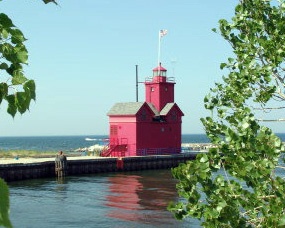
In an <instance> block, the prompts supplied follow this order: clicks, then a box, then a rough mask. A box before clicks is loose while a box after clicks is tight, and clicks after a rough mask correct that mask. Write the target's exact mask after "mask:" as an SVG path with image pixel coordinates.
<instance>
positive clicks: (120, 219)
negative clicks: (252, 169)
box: [9, 170, 200, 228]
mask: <svg viewBox="0 0 285 228" xmlns="http://www.w3.org/2000/svg"><path fill="white" fill-rule="evenodd" d="M175 184H176V181H175V180H174V179H172V176H171V173H170V170H150V171H139V172H129V173H104V174H96V175H85V176H70V177H66V178H64V179H56V178H49V179H38V180H27V181H18V182H13V183H9V188H10V204H11V205H10V217H11V220H12V223H13V225H14V227H16V228H17V227H20V228H50V227H66V228H67V227H68V228H71V227H72V228H73V227H74V228H78V227H84V228H85V227H86V228H89V227H90V228H91V227H92V228H93V227H100V228H101V227H102V228H103V227H120V228H121V227H136V228H139V227H142V228H143V227H146V228H147V227H149V228H151V227H189V226H191V227H200V226H199V223H198V222H197V221H195V220H187V221H182V222H181V221H177V220H175V218H174V217H173V215H172V214H171V213H170V212H169V211H167V209H166V207H167V205H168V203H169V202H170V201H176V200H177V199H178V197H177V193H176V189H175Z"/></svg>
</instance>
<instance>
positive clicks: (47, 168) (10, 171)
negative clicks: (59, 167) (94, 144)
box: [0, 153, 196, 182]
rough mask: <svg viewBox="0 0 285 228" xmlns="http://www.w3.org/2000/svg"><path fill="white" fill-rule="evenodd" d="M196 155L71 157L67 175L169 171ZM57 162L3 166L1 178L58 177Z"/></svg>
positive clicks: (49, 160) (34, 161) (19, 162)
mask: <svg viewBox="0 0 285 228" xmlns="http://www.w3.org/2000/svg"><path fill="white" fill-rule="evenodd" d="M195 157H196V153H185V154H178V155H157V156H142V157H123V158H97V157H82V158H80V157H77V158H76V159H74V158H69V157H67V165H68V169H67V175H80V174H92V173H103V172H121V171H136V170H149V169H168V168H174V167H177V166H178V165H179V164H180V163H184V162H186V161H187V160H193V159H195ZM55 176H56V173H55V162H54V159H53V160H52V159H41V160H37V159H34V160H33V161H32V162H26V163H24V160H23V163H21V160H19V161H17V162H14V163H13V162H12V163H6V164H1V163H0V177H1V178H3V179H4V180H5V181H7V182H11V181H19V180H25V179H36V178H45V177H55Z"/></svg>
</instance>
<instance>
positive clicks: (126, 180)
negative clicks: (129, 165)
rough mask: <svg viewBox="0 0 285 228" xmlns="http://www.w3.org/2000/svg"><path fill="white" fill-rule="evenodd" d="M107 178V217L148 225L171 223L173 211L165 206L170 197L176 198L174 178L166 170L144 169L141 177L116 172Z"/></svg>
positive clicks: (170, 199) (173, 199)
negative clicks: (108, 210) (169, 210)
mask: <svg viewBox="0 0 285 228" xmlns="http://www.w3.org/2000/svg"><path fill="white" fill-rule="evenodd" d="M153 172H155V174H154V173H153ZM108 180H109V182H110V186H109V194H108V195H107V196H106V199H107V202H106V205H107V206H108V207H111V208H113V210H110V212H109V213H108V215H107V216H108V217H111V218H116V219H122V220H125V221H136V222H139V223H144V224H152V225H158V224H160V225H162V224H164V225H166V224H169V223H170V224H172V223H174V221H175V220H174V219H173V215H172V214H171V213H170V212H168V211H167V209H166V208H167V205H168V204H169V202H170V201H175V200H176V199H177V194H176V188H175V185H176V182H175V181H174V180H173V179H172V177H171V174H170V172H165V171H157V170H156V171H148V172H145V173H144V178H142V176H139V175H133V174H117V175H114V176H112V177H109V178H108ZM177 223H179V222H177Z"/></svg>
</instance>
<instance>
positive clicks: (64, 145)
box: [0, 134, 208, 151]
mask: <svg viewBox="0 0 285 228" xmlns="http://www.w3.org/2000/svg"><path fill="white" fill-rule="evenodd" d="M107 138H108V136H107V135H91V136H90V135H89V136H36V137H32V136H29V137H0V150H35V151H58V150H62V151H74V150H76V149H78V148H84V147H89V146H93V145H95V144H100V145H102V144H104V143H106V139H107ZM191 142H193V143H196V142H201V143H203V142H208V138H207V137H206V135H203V134H193V135H192V134H191V135H182V143H191Z"/></svg>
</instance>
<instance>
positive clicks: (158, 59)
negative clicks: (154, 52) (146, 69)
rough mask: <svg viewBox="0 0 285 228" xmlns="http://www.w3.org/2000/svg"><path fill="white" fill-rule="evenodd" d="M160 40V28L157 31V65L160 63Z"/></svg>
mask: <svg viewBox="0 0 285 228" xmlns="http://www.w3.org/2000/svg"><path fill="white" fill-rule="evenodd" d="M160 41H161V34H160V30H159V31H158V58H157V61H158V62H157V66H159V63H160Z"/></svg>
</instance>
